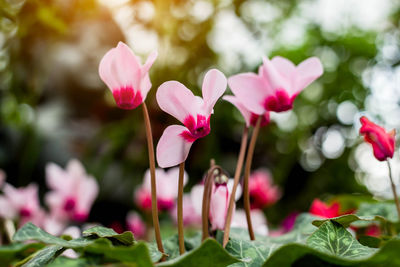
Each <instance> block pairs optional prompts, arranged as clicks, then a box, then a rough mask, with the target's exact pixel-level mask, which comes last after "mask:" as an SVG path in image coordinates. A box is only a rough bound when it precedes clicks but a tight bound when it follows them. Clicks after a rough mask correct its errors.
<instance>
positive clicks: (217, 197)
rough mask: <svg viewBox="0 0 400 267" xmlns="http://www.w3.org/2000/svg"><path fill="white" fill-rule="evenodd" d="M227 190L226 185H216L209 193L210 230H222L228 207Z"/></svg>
mask: <svg viewBox="0 0 400 267" xmlns="http://www.w3.org/2000/svg"><path fill="white" fill-rule="evenodd" d="M228 201H229V192H228V188H227V186H218V187H217V188H216V189H215V191H214V192H213V193H212V195H211V201H210V222H211V229H212V230H217V229H219V230H223V229H224V226H225V219H226V212H227V209H228Z"/></svg>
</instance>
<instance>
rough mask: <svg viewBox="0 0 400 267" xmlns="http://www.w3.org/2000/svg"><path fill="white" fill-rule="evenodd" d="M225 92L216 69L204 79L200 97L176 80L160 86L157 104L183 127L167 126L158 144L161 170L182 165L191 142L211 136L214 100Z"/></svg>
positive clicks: (220, 75) (221, 78)
mask: <svg viewBox="0 0 400 267" xmlns="http://www.w3.org/2000/svg"><path fill="white" fill-rule="evenodd" d="M225 90H226V78H225V76H224V75H223V74H222V73H221V72H220V71H218V70H216V69H212V70H210V71H208V72H207V73H206V75H205V77H204V80H203V87H202V93H203V98H201V97H198V96H195V95H193V93H192V92H191V91H190V90H189V89H187V88H186V87H185V86H184V85H183V84H181V83H179V82H177V81H168V82H165V83H163V84H162V85H161V86H160V87H159V88H158V90H157V95H156V97H157V102H158V105H159V106H160V108H161V109H162V110H163V111H165V112H166V113H168V114H170V115H172V116H174V117H175V118H177V119H178V120H179V121H180V122H181V123H183V124H184V125H185V126H181V125H171V126H168V127H167V128H166V129H165V130H164V133H163V135H162V136H161V138H160V140H159V141H158V144H157V162H158V165H159V166H160V167H162V168H167V167H171V166H175V165H178V164H180V163H182V162H184V161H185V160H186V158H187V156H188V154H189V150H190V147H191V146H192V144H193V142H194V141H196V140H197V139H199V138H202V137H204V136H206V135H208V134H209V133H210V130H211V127H210V117H211V114H212V113H213V108H214V105H215V103H216V102H217V100H218V99H219V98H220V97H221V96H222V94H223V93H224V92H225Z"/></svg>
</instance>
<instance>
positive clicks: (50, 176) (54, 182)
mask: <svg viewBox="0 0 400 267" xmlns="http://www.w3.org/2000/svg"><path fill="white" fill-rule="evenodd" d="M46 184H47V186H48V187H49V188H50V189H53V190H57V191H60V192H63V191H67V192H68V191H69V188H70V187H71V186H70V179H68V177H67V174H66V173H65V171H64V170H63V169H62V168H61V167H60V166H58V165H57V164H54V163H48V164H47V165H46Z"/></svg>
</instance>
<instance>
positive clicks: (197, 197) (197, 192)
mask: <svg viewBox="0 0 400 267" xmlns="http://www.w3.org/2000/svg"><path fill="white" fill-rule="evenodd" d="M203 193H204V185H203V184H197V185H195V186H193V187H192V190H191V191H190V199H191V201H192V204H193V208H194V210H195V211H196V214H197V215H200V216H201V213H202V208H203Z"/></svg>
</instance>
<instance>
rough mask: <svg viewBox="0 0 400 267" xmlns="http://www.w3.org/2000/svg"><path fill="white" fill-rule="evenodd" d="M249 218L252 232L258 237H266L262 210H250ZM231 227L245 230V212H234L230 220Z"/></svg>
mask: <svg viewBox="0 0 400 267" xmlns="http://www.w3.org/2000/svg"><path fill="white" fill-rule="evenodd" d="M250 216H251V221H252V224H253V229H254V232H255V233H257V234H259V235H263V236H267V235H268V226H267V219H266V218H265V215H264V213H263V212H262V210H251V211H250ZM231 227H237V228H245V229H247V220H246V212H245V211H244V210H242V209H240V210H237V211H236V212H235V214H234V216H233V218H232V223H231Z"/></svg>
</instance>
